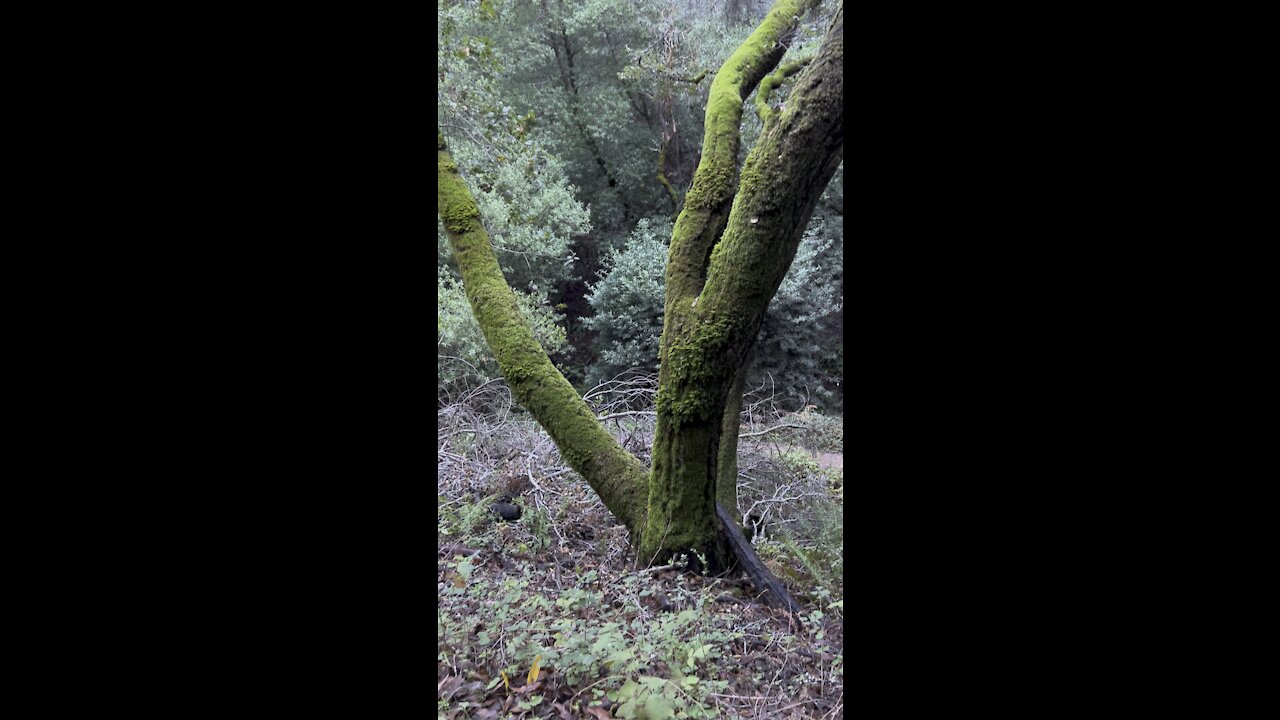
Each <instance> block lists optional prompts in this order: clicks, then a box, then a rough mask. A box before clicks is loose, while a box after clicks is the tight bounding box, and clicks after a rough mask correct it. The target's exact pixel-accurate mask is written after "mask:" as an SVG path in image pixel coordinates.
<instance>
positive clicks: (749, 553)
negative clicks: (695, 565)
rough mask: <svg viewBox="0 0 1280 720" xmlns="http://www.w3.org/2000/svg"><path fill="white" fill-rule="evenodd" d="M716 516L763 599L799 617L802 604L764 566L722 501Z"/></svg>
mask: <svg viewBox="0 0 1280 720" xmlns="http://www.w3.org/2000/svg"><path fill="white" fill-rule="evenodd" d="M716 517H717V518H719V519H720V534H721V535H723V536H724V538H725V541H726V542H727V544H728V545H729V549H730V550H731V551H732V552H733V557H734V558H735V559H736V560H737V561H738V567H739V568H740V569H741V570H742V571H744V572H745V573H746V574H747V576H748V577H750V578H751V583H752V584H753V585H755V586H756V587H757V588H758V589H759V590H761V591H762V592H764V596H763V598H762V599H763V600H764V601H765V602H766V603H767V604H769V605H771V606H773V607H780V608H782V609H784V610H786V611H787V612H789V613H791V614H792V615H793V616H796V617H797V618H799V616H800V613H801V612H802V611H801V608H800V605H799V604H798V603H796V601H795V598H793V597H791V593H789V592H787V589H786V587H784V586H783V585H782V581H781V580H779V579H778V578H777V577H776V576H775V575H774V574H773V573H771V572H769V568H767V567H765V566H764V563H763V562H761V560H760V556H759V555H756V551H755V548H753V547H751V543H750V542H747V538H746V537H745V536H744V535H743V534H742V529H741V528H739V527H738V523H736V522H734V520H733V518H731V517H729V513H727V512H725V509H724V506H723V505H721V504H720V503H716Z"/></svg>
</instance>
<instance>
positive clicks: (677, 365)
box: [639, 0, 843, 564]
mask: <svg viewBox="0 0 1280 720" xmlns="http://www.w3.org/2000/svg"><path fill="white" fill-rule="evenodd" d="M814 4H815V2H813V0H779V1H778V2H776V3H775V4H774V6H773V9H772V10H770V12H769V14H768V15H767V16H766V17H765V19H764V20H763V21H762V22H761V24H760V26H759V27H757V28H756V30H755V32H753V33H752V34H751V36H750V37H749V38H748V39H747V40H746V41H745V42H744V43H743V44H742V45H741V46H740V47H739V48H738V49H737V51H735V52H734V54H733V55H732V56H731V57H730V58H729V60H728V61H726V62H725V64H724V66H723V67H721V69H720V71H719V72H718V73H717V74H716V77H715V79H714V80H713V81H712V83H711V91H710V97H709V98H708V101H707V113H706V122H705V128H706V130H705V135H704V138H703V146H702V158H701V161H700V162H699V165H698V170H697V172H696V174H695V175H694V181H693V186H692V188H690V190H689V193H688V194H687V195H686V196H685V201H684V210H683V211H682V212H681V213H680V217H679V219H678V220H677V222H676V226H675V230H674V232H673V233H672V239H671V251H670V254H669V259H668V263H667V273H666V307H665V315H664V321H663V334H662V348H661V354H660V360H661V370H660V375H659V381H658V424H657V434H656V437H655V441H654V451H653V471H652V476H651V480H650V488H649V504H648V508H649V510H648V519H647V524H646V528H645V530H644V532H643V538H642V542H641V545H640V548H639V549H640V554H641V557H642V558H645V559H648V558H651V557H652V558H654V559H659V558H662V557H664V556H666V555H669V554H671V553H674V552H678V551H681V550H685V549H689V548H693V549H699V550H705V551H706V552H708V553H709V554H710V553H712V552H717V551H718V549H717V548H716V546H715V545H716V540H715V538H716V529H715V512H714V507H715V502H716V497H717V481H718V473H717V467H718V463H719V456H720V452H721V451H720V441H721V434H722V432H723V428H722V422H723V421H724V412H725V404H726V399H727V397H728V395H729V390H730V386H731V385H732V383H733V380H734V378H735V377H736V375H737V372H738V369H739V368H740V367H741V366H742V364H743V363H744V361H745V358H746V355H747V353H748V351H749V350H750V348H751V344H752V343H753V342H754V341H755V335H756V332H758V330H759V322H760V318H762V317H763V314H764V310H765V308H766V307H767V306H768V302H769V299H770V298H771V297H772V295H773V292H774V291H776V289H777V282H773V281H772V276H773V275H774V274H778V280H779V282H780V280H781V277H782V275H781V274H785V272H786V269H787V266H788V265H789V264H790V262H791V258H792V257H794V254H795V247H794V244H792V247H791V250H790V253H787V252H785V251H782V252H776V253H774V256H775V259H776V260H777V261H778V262H779V263H780V265H779V267H777V268H773V267H770V268H762V267H760V265H759V264H758V263H750V264H744V263H741V262H740V261H739V260H740V259H739V257H738V255H739V253H735V254H731V255H730V254H724V253H719V251H718V249H717V250H716V252H713V248H717V247H718V244H723V240H721V235H722V232H723V231H724V230H725V229H726V227H731V226H736V224H740V223H742V222H746V219H745V218H741V219H739V220H738V221H736V222H735V220H734V218H735V217H737V216H738V215H739V214H740V213H739V210H738V205H739V203H740V199H739V200H735V199H734V198H735V192H736V194H737V195H739V196H740V195H741V194H742V193H743V192H744V191H745V192H747V193H748V194H750V195H751V196H752V198H753V199H752V201H751V202H752V206H754V204H755V203H759V202H767V201H765V200H761V199H760V198H759V196H762V195H764V194H765V193H763V192H762V191H763V190H767V191H768V194H771V195H773V196H774V197H775V198H783V197H786V198H790V196H793V195H797V194H800V193H804V192H807V187H808V185H807V183H805V182H800V176H806V177H807V176H809V175H813V174H814V172H813V171H812V170H811V169H810V168H806V167H802V166H801V162H803V161H804V160H807V161H808V162H811V163H815V164H818V165H822V166H823V167H825V166H826V165H827V164H829V162H828V160H827V158H826V157H820V153H817V154H815V153H813V152H807V153H805V155H804V156H803V160H801V159H798V162H795V163H792V162H780V163H779V166H780V167H779V169H778V172H777V173H775V175H778V176H779V177H778V178H776V180H775V179H774V177H773V175H771V176H770V179H771V183H770V184H769V185H767V186H765V185H761V184H759V183H758V182H757V181H756V180H753V182H752V183H751V184H750V185H748V184H747V183H746V182H745V180H746V177H745V175H744V178H743V180H744V182H743V183H742V184H741V186H740V187H739V183H738V182H736V180H737V178H736V176H737V167H736V158H737V152H738V146H739V142H740V124H741V120H742V112H743V102H744V100H745V98H746V97H747V96H748V95H750V94H751V92H752V90H754V89H755V86H756V85H757V84H758V83H759V82H760V80H761V79H762V78H764V77H765V75H766V74H768V73H769V71H770V70H772V69H773V67H774V66H775V65H777V63H778V61H779V60H780V59H781V58H782V55H783V54H784V52H785V50H786V48H785V45H784V43H785V41H786V39H787V38H788V36H789V35H790V33H792V32H793V31H794V29H795V26H796V24H797V23H798V22H799V18H800V16H801V15H802V14H803V13H804V12H805V11H806V10H807V9H808V8H809V7H811V6H812V5H814ZM838 35H839V36H840V37H841V38H842V37H843V23H841V27H840V31H839V33H838ZM828 39H830V34H829V37H828ZM842 48H843V44H842V42H841V43H840V50H839V55H840V56H841V57H842V56H843V49H842ZM821 52H825V46H824V49H823V51H820V55H821ZM815 62H816V60H815ZM835 62H836V65H837V67H836V69H835V73H836V74H835V75H834V76H832V77H831V78H830V80H833V82H832V84H833V85H834V86H835V88H836V94H837V95H838V94H840V92H841V90H842V84H843V80H842V75H841V72H842V70H841V69H840V68H839V67H838V63H839V59H837V60H836V61H835ZM822 67H823V69H824V71H825V72H830V71H831V67H832V65H831V62H830V61H828V62H825V63H823V64H822ZM804 77H805V76H803V75H802V77H801V80H799V81H798V82H797V87H799V85H800V84H801V83H803V78H804ZM819 82H821V81H819ZM801 104H803V103H801ZM794 109H795V106H793V105H789V107H788V113H791V112H792V111H793V110H794ZM830 110H831V109H830V108H828V107H826V106H823V107H821V108H820V109H819V110H818V114H823V113H829V112H830ZM788 113H784V114H783V116H782V117H781V118H779V120H778V121H777V122H776V123H774V124H773V128H774V129H778V128H782V127H784V126H785V127H788V128H791V127H795V124H794V123H792V124H790V125H788V124H787V121H786V120H787V117H788ZM835 113H836V115H837V116H839V115H840V113H841V109H840V108H839V107H838V106H837V107H836V109H835ZM836 122H837V124H838V123H839V120H838V119H837V121H836ZM825 151H826V152H827V153H828V154H829V153H831V152H832V150H831V149H830V148H825ZM761 157H763V156H761ZM783 160H785V158H783ZM744 170H745V168H744ZM833 170H834V166H833ZM754 172H755V174H756V175H759V174H760V170H756V171H754ZM788 175H795V176H796V181H792V180H788ZM753 177H755V176H753ZM827 177H828V179H829V178H830V174H829V173H828V175H827ZM819 190H821V188H819ZM818 194H819V193H817V192H815V193H813V196H814V198H813V200H812V201H816V196H817V195H818ZM812 201H811V200H809V199H786V200H781V203H782V204H784V205H786V206H788V207H791V206H794V210H796V211H799V210H801V209H802V206H803V205H804V203H805V202H808V203H809V213H810V214H811V213H812ZM774 202H779V200H774ZM788 214H789V215H791V216H792V217H791V220H792V221H794V220H796V219H798V214H797V213H796V212H790V211H789V212H788ZM803 219H804V220H805V221H807V219H808V216H807V215H806V216H805V217H804V218H803ZM759 222H760V218H755V219H753V220H751V221H750V225H751V226H752V227H754V225H755V224H757V223H759ZM768 228H769V231H770V232H772V233H775V234H774V235H771V236H765V235H760V236H759V237H761V238H763V239H764V240H765V241H766V242H767V241H768V238H769V237H773V238H775V239H776V240H777V242H776V243H775V244H777V245H780V246H781V245H786V244H789V243H788V240H789V237H790V236H789V234H788V233H789V223H787V222H781V221H780V220H779V221H777V222H770V223H769V225H768ZM801 229H803V223H802V224H801ZM753 237H755V236H753ZM797 239H798V236H797ZM717 254H718V257H719V260H717ZM784 258H785V259H784ZM717 262H718V263H719V265H720V268H719V270H720V272H721V274H729V275H738V276H742V278H741V279H742V282H743V283H746V284H751V283H753V282H754V283H757V284H758V287H756V288H754V289H753V290H752V291H751V292H747V293H745V294H744V297H743V298H742V303H739V302H726V301H725V299H724V296H723V295H718V296H715V302H713V303H707V302H706V300H707V297H708V296H707V293H706V288H705V287H704V286H705V285H706V284H707V282H708V281H709V280H710V278H711V277H712V274H711V273H712V272H713V271H715V270H716V265H717ZM753 274H754V276H753ZM721 284H722V285H723V284H724V283H723V281H722V283H721ZM770 284H772V287H771V289H769V292H768V294H767V295H762V293H763V291H764V290H765V288H766V287H767V286H769V285H770ZM761 297H763V299H762V300H761ZM743 303H745V305H744V304H743ZM733 448H734V451H735V452H736V443H734V444H733ZM735 495H736V489H735ZM735 499H736V498H735ZM726 507H727V506H726ZM733 507H736V502H735V503H734V505H733ZM717 560H718V559H717ZM713 564H717V562H716V560H713Z"/></svg>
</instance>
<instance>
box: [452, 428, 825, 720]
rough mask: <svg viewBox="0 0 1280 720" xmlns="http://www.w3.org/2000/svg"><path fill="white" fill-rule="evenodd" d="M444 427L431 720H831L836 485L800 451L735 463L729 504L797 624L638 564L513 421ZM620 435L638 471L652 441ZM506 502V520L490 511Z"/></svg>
mask: <svg viewBox="0 0 1280 720" xmlns="http://www.w3.org/2000/svg"><path fill="white" fill-rule="evenodd" d="M440 418H441V419H440V424H441V430H440V445H439V451H438V478H437V484H438V507H439V514H438V526H437V565H436V574H437V577H436V581H437V590H438V594H439V610H438V615H437V632H438V649H437V664H436V667H437V703H438V717H439V718H448V719H449V720H453V719H454V718H477V719H481V720H496V719H498V718H562V719H568V718H595V719H600V718H708V717H716V718H837V717H842V716H843V711H844V635H843V628H842V621H843V616H844V602H843V595H844V591H843V517H842V511H841V507H842V505H843V470H841V469H839V468H838V467H837V468H824V467H821V465H826V464H828V463H826V462H823V463H821V464H820V463H819V462H818V461H817V459H816V458H815V457H814V453H813V452H810V451H807V450H804V451H801V450H802V448H803V445H804V444H810V443H804V442H803V440H804V438H803V437H791V438H787V439H786V440H785V442H784V443H781V444H782V445H784V447H782V449H781V452H778V451H772V452H771V451H769V450H767V449H766V444H765V443H744V444H743V445H742V446H740V453H739V471H740V478H741V479H740V483H739V504H740V506H741V509H742V511H743V513H744V514H746V513H748V512H750V513H753V514H758V515H761V516H763V517H764V518H765V527H766V530H765V531H764V532H763V533H762V535H761V537H758V538H757V539H756V541H755V543H754V544H755V546H756V551H757V553H758V554H759V555H760V557H761V558H762V560H763V561H764V563H765V564H766V565H767V566H769V567H770V569H771V570H773V572H774V573H775V574H776V575H777V576H778V577H779V578H780V579H782V580H783V582H784V583H786V584H787V586H788V589H789V590H791V592H792V594H793V596H794V597H795V598H796V600H797V601H798V602H799V603H800V605H801V606H802V608H803V611H802V613H801V614H800V616H791V615H788V614H786V613H785V612H783V611H781V610H776V609H773V608H770V607H767V606H766V605H764V604H763V603H762V602H760V601H759V599H758V597H757V593H758V591H757V590H756V589H755V588H753V587H751V585H750V584H749V583H748V582H747V581H746V580H744V579H741V578H739V577H720V578H716V577H708V576H704V575H699V574H695V573H692V572H689V571H687V570H681V569H674V568H668V569H650V568H646V567H645V563H639V562H637V560H636V558H635V556H634V552H633V551H632V549H631V546H630V544H629V541H628V536H627V531H626V528H624V527H623V526H621V525H620V524H618V523H617V522H616V520H615V519H614V518H613V516H612V515H611V514H610V513H609V511H608V510H607V509H606V508H605V507H604V505H603V503H602V502H601V501H600V499H599V497H598V496H597V495H596V494H595V492H594V491H593V490H591V488H590V487H589V486H588V485H587V484H586V483H585V482H584V481H583V480H582V479H581V478H580V477H579V476H578V475H577V474H576V473H574V472H572V471H571V470H569V469H568V468H566V467H564V466H563V464H562V463H561V461H560V459H559V456H558V453H557V451H556V450H555V447H554V445H553V444H552V443H551V442H550V439H549V438H548V437H547V436H546V434H545V433H544V432H542V431H541V430H540V429H539V428H537V427H536V426H533V425H531V424H530V423H528V422H527V421H525V420H521V419H520V418H519V417H518V415H513V414H507V413H497V414H496V415H495V414H493V413H491V412H486V413H478V412H473V411H470V410H467V409H465V408H463V407H462V406H453V407H450V408H445V409H442V410H441V411H440ZM797 422H798V421H797ZM615 429H616V431H617V437H618V438H619V441H620V442H623V443H624V445H625V446H626V447H628V449H631V450H632V451H633V452H637V454H638V455H639V456H641V459H642V460H644V461H646V462H647V457H646V453H645V449H646V448H647V447H648V446H649V444H650V442H651V431H652V428H651V427H647V426H634V425H629V426H627V427H626V428H623V427H621V426H618V427H616V428H615ZM832 443H836V444H835V445H834V446H832ZM823 445H825V446H826V447H825V449H828V450H829V449H834V448H838V447H839V445H838V442H837V441H836V440H830V439H828V441H827V442H825V443H823ZM503 496H508V497H510V498H511V502H512V503H513V504H515V505H516V506H518V507H520V508H521V510H522V513H521V515H520V517H519V518H518V519H516V520H514V521H511V522H504V521H501V520H499V519H498V517H497V516H496V514H495V513H494V512H493V510H492V509H491V506H492V504H493V503H494V501H495V500H497V499H498V498H500V497H503Z"/></svg>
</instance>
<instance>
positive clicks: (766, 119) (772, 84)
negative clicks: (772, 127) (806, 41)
mask: <svg viewBox="0 0 1280 720" xmlns="http://www.w3.org/2000/svg"><path fill="white" fill-rule="evenodd" d="M810 60H813V57H812V56H810V57H807V58H803V59H800V60H797V61H795V62H791V63H787V64H786V65H783V66H782V67H780V68H778V71H777V72H775V73H774V74H772V75H770V76H769V77H767V78H765V79H764V80H761V81H760V89H758V90H756V116H757V117H759V118H760V123H761V124H762V125H765V126H768V124H769V123H770V122H771V121H772V120H773V119H774V118H776V117H777V116H778V113H777V111H776V110H774V109H773V108H771V107H769V94H770V93H772V92H773V91H774V89H776V88H777V87H778V86H779V85H781V84H782V81H783V80H785V79H787V78H789V77H791V76H792V75H795V74H796V73H798V72H800V71H801V70H803V69H804V67H805V66H806V65H808V64H809V61H810Z"/></svg>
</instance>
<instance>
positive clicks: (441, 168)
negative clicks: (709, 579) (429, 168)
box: [436, 137, 648, 530]
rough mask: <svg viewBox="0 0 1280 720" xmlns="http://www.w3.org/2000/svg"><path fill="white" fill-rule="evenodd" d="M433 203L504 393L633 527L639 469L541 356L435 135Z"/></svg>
mask: <svg viewBox="0 0 1280 720" xmlns="http://www.w3.org/2000/svg"><path fill="white" fill-rule="evenodd" d="M440 145H441V147H440V149H439V151H438V153H437V163H436V165H437V178H436V187H437V201H438V203H439V207H440V217H441V220H442V222H443V224H444V226H445V231H446V234H447V235H448V237H449V244H450V247H451V248H452V250H453V255H454V259H455V261H456V262H457V263H458V269H459V271H460V272H461V274H462V281H463V286H464V288H465V289H466V294H467V300H468V302H469V303H470V305H471V309H472V312H473V313H474V314H475V316H476V320H477V321H478V322H479V324H480V328H481V330H482V331H483V333H484V336H485V342H486V343H487V344H488V345H489V348H490V350H491V351H492V352H493V355H494V358H495V359H496V360H497V362H498V368H499V369H500V370H501V371H502V374H503V376H504V377H505V378H506V379H507V382H508V384H509V386H510V387H511V392H512V394H513V395H514V396H515V398H516V401H517V402H519V403H520V404H521V405H522V406H523V407H524V408H525V409H527V410H528V411H529V412H530V413H531V414H532V415H533V416H534V418H535V419H537V420H538V422H539V424H541V425H542V426H543V427H544V428H545V429H546V430H547V433H548V434H549V435H551V439H552V440H553V441H554V442H555V443H556V446H557V447H558V448H559V449H560V452H561V455H562V457H564V459H565V461H566V462H568V463H569V465H570V467H572V468H573V469H574V470H577V471H578V472H579V473H580V474H581V475H582V476H583V478H585V479H586V480H587V482H588V483H590V484H591V486H592V488H594V489H595V490H596V492H597V493H598V494H599V495H600V498H601V499H602V500H603V501H604V503H605V506H606V507H608V508H609V510H610V511H611V512H612V513H613V514H614V515H615V516H617V517H618V519H619V520H621V521H622V522H623V523H624V524H626V525H627V526H628V527H629V528H632V529H633V530H634V529H635V528H638V527H642V526H643V525H644V520H645V501H646V496H647V485H648V480H647V473H646V472H645V468H644V466H643V465H642V464H641V463H640V461H639V460H637V459H636V458H635V457H634V456H633V455H631V454H630V453H628V452H626V451H625V450H623V449H622V447H621V446H620V445H618V443H617V441H615V440H614V439H613V438H612V437H611V436H610V435H609V434H608V433H607V432H605V430H604V428H603V427H602V426H601V425H600V423H599V421H597V420H596V419H595V415H594V414H593V413H592V412H591V410H590V408H588V407H587V405H586V403H585V402H583V401H582V398H581V397H579V396H578V394H577V392H576V391H575V390H574V389H573V386H572V385H570V384H569V382H568V381H567V380H565V378H564V376H563V375H561V374H560V371H559V370H557V369H556V367H555V366H554V365H552V364H551V361H550V360H549V359H548V358H547V355H546V353H545V352H544V351H543V349H542V346H541V345H539V344H538V341H537V340H536V339H535V338H534V336H533V333H532V331H531V330H530V329H529V327H528V326H527V325H526V324H525V321H524V318H523V316H522V315H521V314H520V311H519V307H518V305H517V304H516V300H515V296H514V294H512V292H511V288H510V287H509V286H508V285H507V281H506V278H505V277H504V276H503V274H502V270H501V268H500V267H499V265H498V260H497V257H496V255H495V254H494V251H493V248H492V246H491V245H490V243H489V235H488V233H487V232H486V231H485V229H484V226H483V224H482V223H481V221H480V214H479V211H478V210H477V208H476V204H475V199H474V197H473V196H472V195H471V191H470V190H469V189H468V188H467V186H466V183H465V182H464V181H463V179H462V177H461V176H460V175H459V173H458V166H457V163H455V162H454V161H453V158H452V157H451V156H450V155H449V153H448V149H447V147H445V146H444V143H443V138H442V137H441V141H440Z"/></svg>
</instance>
